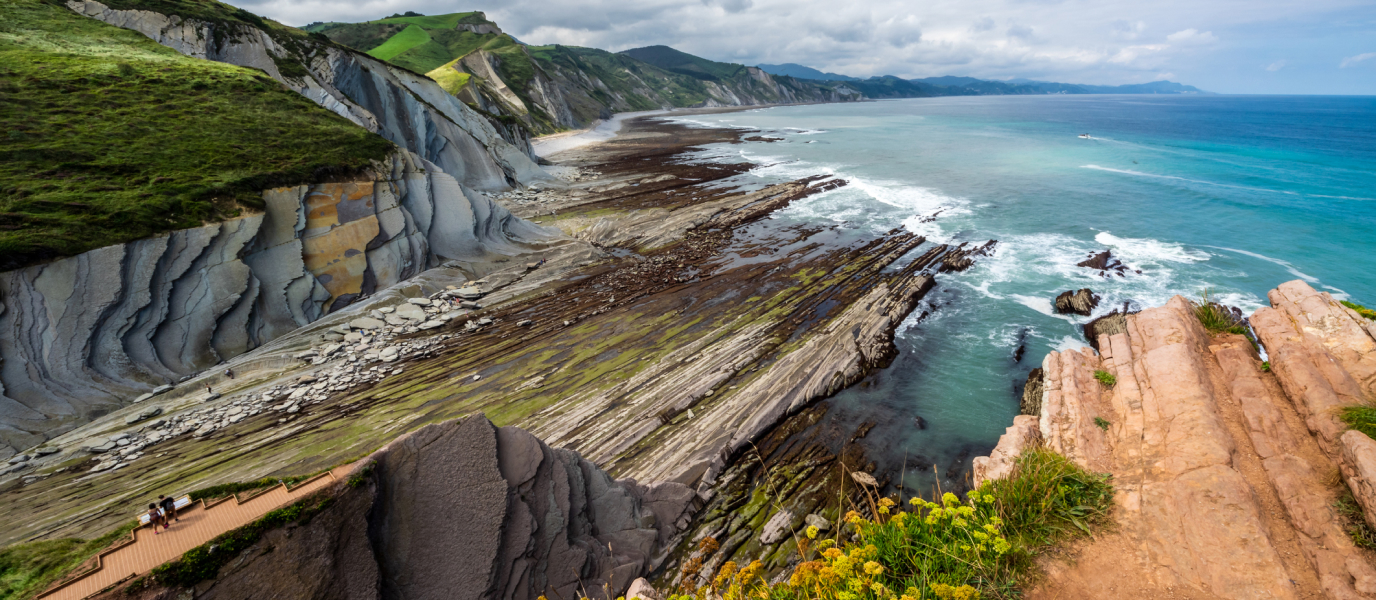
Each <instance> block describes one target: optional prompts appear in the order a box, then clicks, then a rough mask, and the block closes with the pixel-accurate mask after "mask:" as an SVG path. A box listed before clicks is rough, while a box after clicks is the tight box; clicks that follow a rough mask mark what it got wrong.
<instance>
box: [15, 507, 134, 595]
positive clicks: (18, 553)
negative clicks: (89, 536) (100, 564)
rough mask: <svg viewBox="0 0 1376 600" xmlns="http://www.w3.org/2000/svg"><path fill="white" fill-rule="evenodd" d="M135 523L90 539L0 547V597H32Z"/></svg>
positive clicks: (113, 540) (114, 539) (113, 541)
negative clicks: (1, 548)
mask: <svg viewBox="0 0 1376 600" xmlns="http://www.w3.org/2000/svg"><path fill="white" fill-rule="evenodd" d="M136 525H138V522H136V521H130V522H128V523H126V524H125V525H123V526H122V527H120V528H118V529H116V530H114V531H111V532H110V533H107V534H105V535H102V536H100V537H98V538H95V539H93V540H79V539H75V538H69V539H64V540H51V541H44V542H29V543H27V544H15V545H13V546H10V547H8V548H5V549H4V550H0V600H18V599H19V598H31V597H33V595H35V594H37V593H38V592H40V591H42V590H43V589H45V588H47V587H48V586H49V585H52V583H53V582H55V581H57V580H58V579H60V578H61V577H62V576H63V575H65V574H66V573H68V572H70V571H71V570H72V569H75V568H76V567H77V566H78V565H80V564H81V563H82V562H84V561H85V560H86V559H88V558H90V557H92V556H95V554H96V553H97V552H100V551H101V550H104V549H105V548H106V547H108V546H109V545H110V544H113V543H115V542H116V541H118V540H120V539H121V538H124V537H126V536H128V535H129V532H130V531H132V530H133V529H134V526H136Z"/></svg>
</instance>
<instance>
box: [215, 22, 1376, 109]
mask: <svg viewBox="0 0 1376 600" xmlns="http://www.w3.org/2000/svg"><path fill="white" fill-rule="evenodd" d="M232 3H233V4H235V5H237V6H240V7H243V8H245V9H247V10H250V11H253V12H256V13H258V14H262V15H266V16H269V17H272V18H274V19H277V20H279V21H282V22H284V23H289V24H293V25H304V24H306V23H308V22H311V21H329V20H334V21H363V20H368V19H375V18H380V17H384V16H387V15H390V14H392V13H394V12H402V11H407V10H413V11H417V12H421V13H424V14H444V13H450V12H459V11H469V10H482V11H484V12H486V13H487V16H488V18H489V19H492V20H493V21H496V22H497V23H498V24H499V25H500V26H501V27H502V28H503V29H504V30H505V31H506V32H507V33H510V34H512V35H514V36H516V37H518V38H520V39H521V40H522V41H524V42H527V43H532V44H549V43H561V44H569V45H578V46H590V47H594V48H603V49H607V50H613V51H616V50H624V49H627V48H634V47H638V46H646V45H652V44H665V45H669V46H673V47H675V48H678V49H680V50H683V51H685V52H690V53H693V54H696V55H699V56H703V57H706V58H711V59H714V60H721V61H730V62H741V63H745V64H752V65H753V64H758V63H784V62H794V63H799V64H804V65H807V66H810V67H814V68H818V69H821V70H824V71H831V72H836V73H844V74H847V75H854V76H859V77H866V76H871V75H898V76H900V77H927V76H935V75H967V76H972V77H982V78H988V79H1008V78H1014V77H1026V78H1031V79H1041V80H1048V81H1063V82H1071V83H1091V84H1122V83H1141V82H1146V81H1154V80H1160V79H1168V80H1171V81H1178V82H1181V83H1187V84H1190V85H1194V86H1197V87H1200V88H1202V89H1206V90H1209V91H1214V92H1221V93H1239V94H1376V2H1373V1H1372V0H1360V1H1359V0H1303V1H1299V0H1283V1H1282V0H1247V1H1242V0H1153V1H1150V2H1142V1H1140V0H1139V1H1134V2H1103V1H1099V2H1094V1H1088V0H923V1H922V2H917V1H914V0H873V1H868V2H863V1H862V2H836V1H835V0H637V1H636V2H626V1H625V0H490V1H488V0H474V1H473V2H471V3H469V2H453V1H436V0H365V1H362V2H357V1H344V0H234V1H233V2H232Z"/></svg>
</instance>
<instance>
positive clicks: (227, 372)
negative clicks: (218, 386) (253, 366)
mask: <svg viewBox="0 0 1376 600" xmlns="http://www.w3.org/2000/svg"><path fill="white" fill-rule="evenodd" d="M225 377H228V378H230V379H234V371H231V370H229V369H225Z"/></svg>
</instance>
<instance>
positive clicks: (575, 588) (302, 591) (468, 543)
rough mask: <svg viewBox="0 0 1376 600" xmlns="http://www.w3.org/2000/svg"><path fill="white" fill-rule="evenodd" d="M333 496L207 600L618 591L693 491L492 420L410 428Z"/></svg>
mask: <svg viewBox="0 0 1376 600" xmlns="http://www.w3.org/2000/svg"><path fill="white" fill-rule="evenodd" d="M329 493H330V494H331V495H333V497H334V502H333V504H332V505H331V506H330V507H329V508H327V509H325V510H324V511H323V512H321V513H320V514H317V515H315V516H313V517H312V518H311V519H310V520H309V521H307V522H304V523H300V524H297V525H295V526H292V527H288V528H283V529H279V530H274V531H270V532H268V533H266V534H265V535H264V536H263V538H262V539H261V540H259V541H258V543H257V544H256V545H255V546H253V547H250V548H248V549H246V550H244V551H243V552H241V553H240V555H239V557H238V558H237V559H236V560H235V561H233V562H231V563H230V564H229V565H227V566H225V567H223V568H221V569H220V571H219V573H218V574H217V576H216V577H215V579H214V580H212V581H209V582H205V583H202V584H200V585H198V586H197V589H196V593H195V596H196V597H197V598H205V599H216V598H226V599H227V598H249V597H252V598H257V597H264V598H318V599H321V600H324V599H326V598H328V599H335V598H340V599H346V598H347V599H356V600H362V599H381V598H387V599H415V598H461V599H475V600H476V599H493V600H497V599H502V600H536V598H538V597H540V596H545V597H549V598H576V597H584V596H585V595H586V596H588V597H593V598H601V597H603V595H604V594H606V593H610V596H609V597H610V598H614V597H616V596H618V595H619V594H620V593H622V592H624V591H625V590H626V589H627V588H628V587H629V586H630V584H631V582H632V581H634V580H635V579H636V578H638V577H640V576H642V575H644V574H646V573H648V572H649V571H650V570H652V569H653V568H654V567H655V566H656V565H657V564H658V563H659V561H660V560H662V555H663V554H664V549H665V548H667V547H668V546H669V545H670V544H672V543H673V542H674V541H676V539H675V538H676V535H677V534H678V532H679V531H680V529H681V528H682V527H683V525H684V524H686V522H687V516H686V512H687V511H688V510H689V509H690V501H691V499H692V495H693V494H692V492H691V490H689V489H688V488H686V487H684V486H682V485H678V484H672V483H667V484H656V485H650V486H645V485H640V484H638V483H636V482H635V481H631V480H613V479H612V478H611V477H610V476H608V475H607V474H606V473H605V472H604V471H602V470H601V469H598V468H597V467H596V466H594V465H593V464H592V463H590V462H588V461H587V460H584V459H583V458H582V457H580V456H579V455H578V454H577V453H576V452H572V451H569V450H563V449H554V448H550V447H549V446H547V445H545V444H544V443H543V442H541V441H540V440H539V439H537V438H536V437H535V436H533V435H531V434H529V433H527V432H525V431H523V430H520V429H516V428H513V427H501V428H498V427H494V426H493V425H492V423H491V422H490V421H488V420H487V419H484V418H482V417H480V416H478V417H468V418H464V419H459V420H454V421H446V422H443V423H438V424H434V425H428V426H426V427H423V428H421V429H418V430H416V431H413V432H411V433H408V434H406V435H403V436H401V437H400V438H398V439H396V440H395V441H393V442H392V443H390V444H388V445H387V446H385V447H383V448H382V449H380V450H378V451H377V452H374V453H373V454H371V455H370V456H368V457H367V458H365V459H364V460H362V461H359V463H357V465H356V466H355V470H354V472H353V475H352V476H351V477H348V478H346V479H345V480H342V481H341V482H340V483H339V484H337V485H336V487H335V488H334V489H333V490H331V491H330V492H329ZM283 557H290V558H291V559H290V560H283ZM114 593H115V594H119V593H121V592H118V591H117V592H114ZM145 593H146V594H147V595H150V596H158V597H164V596H165V595H167V594H169V591H168V590H154V591H150V592H145ZM171 593H175V591H172V592H171Z"/></svg>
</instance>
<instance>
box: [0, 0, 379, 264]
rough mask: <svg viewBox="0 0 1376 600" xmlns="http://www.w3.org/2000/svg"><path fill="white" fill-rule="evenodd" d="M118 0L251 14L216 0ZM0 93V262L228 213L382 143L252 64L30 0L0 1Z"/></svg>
mask: <svg viewBox="0 0 1376 600" xmlns="http://www.w3.org/2000/svg"><path fill="white" fill-rule="evenodd" d="M124 4H126V3H124V2H119V1H112V2H111V3H110V5H111V6H112V7H113V8H125V6H123V5H124ZM129 8H142V9H147V10H158V11H163V12H168V13H170V14H180V15H184V16H191V17H195V18H210V19H220V20H227V19H238V20H241V21H242V20H244V19H248V20H249V21H252V22H254V23H258V22H261V21H262V19H260V18H258V17H257V16H255V15H252V14H250V13H246V12H244V11H241V10H239V9H235V8H233V7H230V6H228V5H223V4H219V3H216V2H198V1H191V0H148V1H146V2H139V3H137V5H131V6H129ZM202 13H205V14H202ZM239 13H243V14H242V15H240V14H239ZM245 15H246V16H245ZM249 21H244V22H249ZM272 26H274V27H279V28H280V27H282V26H280V25H276V24H272ZM297 34H299V35H303V36H304V35H305V34H303V33H300V32H297ZM298 66H299V65H298ZM0 105H4V106H5V107H6V108H7V110H4V111H0V136H3V137H4V139H5V144H4V147H3V149H0V257H3V259H0V269H12V268H16V267H20V266H24V265H28V264H33V263H36V262H41V261H43V260H49V259H53V258H58V257H63V256H70V255H73V254H78V253H80V252H84V251H86V250H90V249H93V248H98V247H101V246H107V245H111V244H116V243H121V242H128V241H132V240H136V239H140V238H145V237H149V236H152V235H156V234H158V233H162V232H165V231H170V230H174V229H183V228H188V227H197V226H200V225H203V224H204V223H206V222H208V221H216V220H221V219H225V218H230V217H233V216H236V215H238V214H241V211H242V210H243V209H245V208H248V209H255V208H259V207H261V203H262V198H261V195H260V192H261V190H263V189H266V188H271V187H277V186H284V185H294V184H300V183H307V182H317V181H321V180H325V179H328V178H330V177H332V176H335V175H338V174H344V173H352V172H356V171H358V170H361V169H364V168H366V167H368V166H369V164H370V161H373V160H379V159H382V158H385V157H386V156H387V154H388V153H390V152H391V151H392V149H393V145H392V144H391V142H388V141H387V140H385V139H383V138H382V137H381V136H378V135H375V134H372V133H369V132H367V131H366V130H364V129H362V128H359V127H357V126H355V125H354V124H353V123H350V122H349V121H348V120H346V119H344V118H343V117H340V116H338V115H335V114H334V113H332V112H330V111H328V110H325V109H324V108H321V107H319V106H317V105H316V104H315V103H314V102H311V101H310V100H309V99H307V98H304V97H302V96H301V95H300V94H297V93H295V92H293V91H290V90H288V89H286V88H284V87H283V86H282V85H281V84H279V83H277V82H276V81H273V80H272V79H270V78H269V77H267V76H266V75H264V74H263V73H261V72H259V71H255V70H252V69H245V68H241V67H236V66H232V65H228V64H224V63H218V62H212V61H206V60H199V59H194V58H189V57H186V56H183V55H181V54H179V53H177V52H176V51H174V50H171V49H169V48H165V47H163V46H161V45H159V44H158V43H156V42H154V41H153V40H150V39H148V38H147V37H145V36H144V35H142V34H140V33H138V32H135V31H130V30H125V29H121V28H118V27H114V26H112V25H107V24H105V23H101V22H99V21H96V20H94V19H90V18H86V17H83V16H81V15H78V14H76V13H74V12H72V11H71V10H69V9H67V8H66V7H65V6H62V5H60V3H56V2H54V3H49V2H44V1H41V0H15V1H13V2H7V3H4V4H0Z"/></svg>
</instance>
